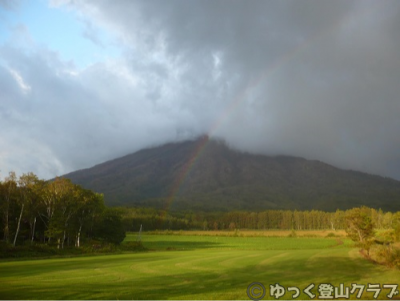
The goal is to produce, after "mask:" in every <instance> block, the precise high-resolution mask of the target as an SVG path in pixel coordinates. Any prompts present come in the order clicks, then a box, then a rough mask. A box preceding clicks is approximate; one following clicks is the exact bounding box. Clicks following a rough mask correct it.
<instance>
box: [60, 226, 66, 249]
mask: <svg viewBox="0 0 400 301" xmlns="http://www.w3.org/2000/svg"><path fill="white" fill-rule="evenodd" d="M64 241H65V230H64V233H63V238H62V241H61V249H64Z"/></svg>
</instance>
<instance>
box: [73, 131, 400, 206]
mask: <svg viewBox="0 0 400 301" xmlns="http://www.w3.org/2000/svg"><path fill="white" fill-rule="evenodd" d="M65 177H66V178H69V179H71V180H72V181H73V182H74V183H76V184H79V185H82V186H83V187H85V188H87V189H91V190H93V191H96V192H101V193H103V194H104V198H105V202H106V204H107V205H114V206H139V207H149V208H158V209H163V208H168V209H171V210H175V211H183V210H193V211H208V212H215V211H225V212H228V211H235V210H241V211H242V210H246V211H260V210H267V209H271V210H278V209H287V210H294V209H297V210H312V209H314V210H323V211H335V210H336V209H341V210H346V209H351V208H354V207H359V206H362V205H365V206H368V207H371V208H375V209H379V208H382V209H383V210H387V211H398V210H400V202H399V199H400V182H399V181H395V180H393V179H388V178H383V177H379V176H374V175H369V174H366V173H362V172H356V171H351V170H342V169H338V168H335V167H333V166H331V165H328V164H325V163H323V162H319V161H311V160H306V159H303V158H297V157H289V156H264V155H253V154H249V153H243V152H239V151H235V150H232V149H230V148H229V147H228V146H227V145H226V144H225V143H223V142H221V141H215V140H212V139H209V140H208V138H207V137H202V138H200V139H198V140H195V141H184V142H179V143H169V144H166V145H163V146H159V147H155V148H150V149H145V150H141V151H138V152H136V153H134V154H131V155H127V156H125V157H122V158H118V159H115V160H112V161H108V162H105V163H102V164H99V165H97V166H94V167H92V168H89V169H85V170H80V171H76V172H73V173H70V174H68V175H65Z"/></svg>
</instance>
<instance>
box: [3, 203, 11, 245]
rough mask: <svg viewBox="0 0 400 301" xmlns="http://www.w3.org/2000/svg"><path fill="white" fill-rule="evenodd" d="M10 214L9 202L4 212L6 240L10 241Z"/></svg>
mask: <svg viewBox="0 0 400 301" xmlns="http://www.w3.org/2000/svg"><path fill="white" fill-rule="evenodd" d="M8 216H9V214H8V204H7V208H6V211H5V213H4V241H5V242H8V239H9V232H10V230H9V228H8Z"/></svg>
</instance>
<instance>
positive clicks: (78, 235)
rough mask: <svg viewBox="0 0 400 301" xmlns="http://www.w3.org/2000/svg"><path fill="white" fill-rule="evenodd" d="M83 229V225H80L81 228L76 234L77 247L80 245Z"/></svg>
mask: <svg viewBox="0 0 400 301" xmlns="http://www.w3.org/2000/svg"><path fill="white" fill-rule="evenodd" d="M81 231H82V225H79V230H78V234H77V235H76V242H75V247H77V248H79V247H80V240H81Z"/></svg>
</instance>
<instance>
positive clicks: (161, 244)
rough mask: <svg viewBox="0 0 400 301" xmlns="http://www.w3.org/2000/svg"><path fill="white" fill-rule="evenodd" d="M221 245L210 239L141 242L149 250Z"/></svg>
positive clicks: (192, 248)
mask: <svg viewBox="0 0 400 301" xmlns="http://www.w3.org/2000/svg"><path fill="white" fill-rule="evenodd" d="M221 245H223V244H222V243H218V242H210V241H204V242H201V241H179V240H165V241H163V240H161V241H160V240H158V241H146V242H143V246H144V247H145V248H147V249H150V250H160V249H161V250H196V249H209V248H215V247H218V246H221Z"/></svg>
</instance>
